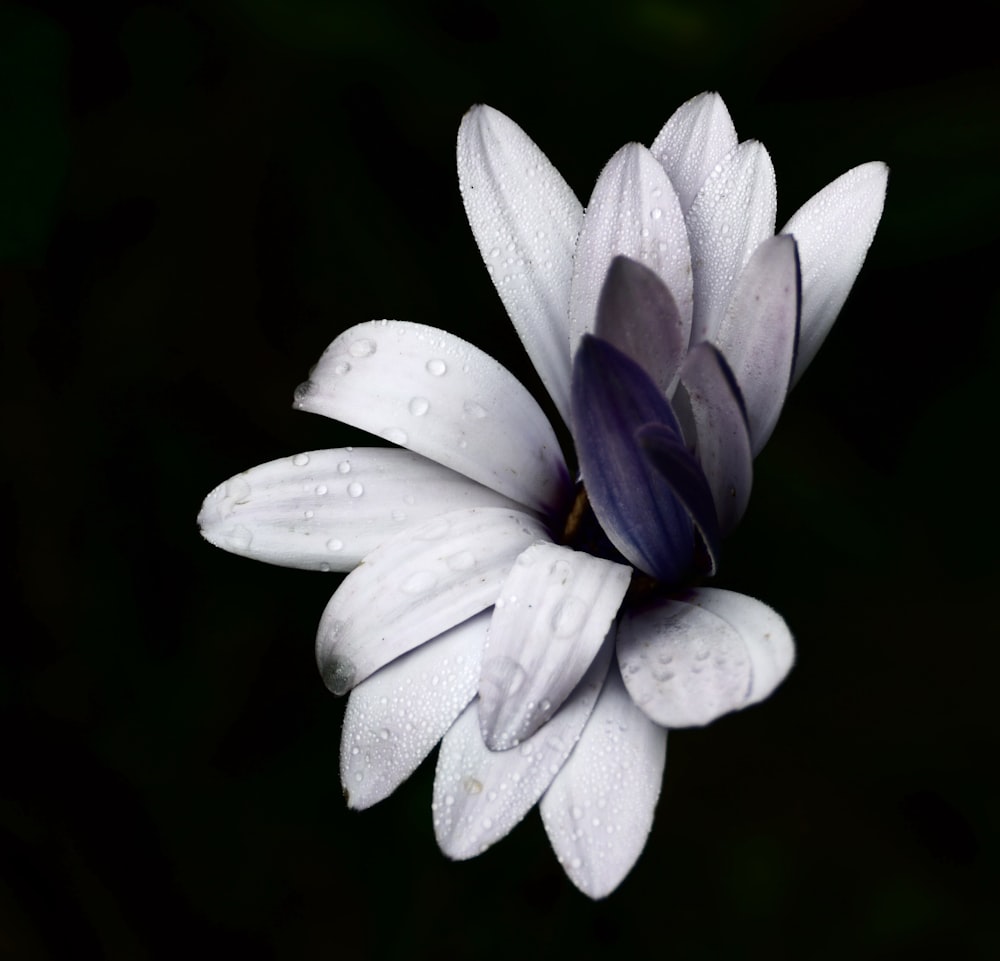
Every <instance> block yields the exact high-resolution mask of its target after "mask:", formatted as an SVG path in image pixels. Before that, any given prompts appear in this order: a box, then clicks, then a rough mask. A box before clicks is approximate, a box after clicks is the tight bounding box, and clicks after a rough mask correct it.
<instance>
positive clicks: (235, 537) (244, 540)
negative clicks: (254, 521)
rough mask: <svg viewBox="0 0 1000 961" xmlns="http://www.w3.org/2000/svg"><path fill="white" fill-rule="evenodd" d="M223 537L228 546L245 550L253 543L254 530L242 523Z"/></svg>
mask: <svg viewBox="0 0 1000 961" xmlns="http://www.w3.org/2000/svg"><path fill="white" fill-rule="evenodd" d="M222 537H223V540H224V541H225V543H226V546H227V547H231V548H233V549H234V550H237V551H245V550H246V549H247V548H248V547H249V546H250V545H251V544H252V543H253V531H251V530H250V528H248V527H244V526H243V525H242V524H239V525H237V526H236V527H234V528H232V529H231V530H228V531H226V533H225V534H223V535H222Z"/></svg>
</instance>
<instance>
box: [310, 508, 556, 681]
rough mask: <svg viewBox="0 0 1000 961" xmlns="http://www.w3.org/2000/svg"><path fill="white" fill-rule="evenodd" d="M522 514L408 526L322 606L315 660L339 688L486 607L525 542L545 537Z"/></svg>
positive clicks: (491, 512) (482, 512)
mask: <svg viewBox="0 0 1000 961" xmlns="http://www.w3.org/2000/svg"><path fill="white" fill-rule="evenodd" d="M547 536H548V534H547V532H546V531H545V528H544V527H543V526H542V525H541V524H540V523H539V521H538V520H536V519H535V518H534V517H532V516H531V515H529V514H525V513H521V512H518V511H512V510H504V509H501V508H485V509H475V508H473V509H469V510H460V511H453V512H451V513H449V514H442V515H441V516H440V517H436V518H433V519H432V520H430V521H425V522H424V523H423V524H418V525H416V526H414V527H410V528H407V529H406V530H405V531H403V532H402V533H400V534H396V535H395V536H394V537H392V538H390V539H389V540H387V541H385V542H384V543H383V544H381V545H380V546H379V547H377V548H376V549H375V550H374V551H373V552H372V553H371V554H369V555H368V556H367V557H366V558H365V560H364V563H363V564H361V566H360V567H357V568H355V570H354V571H352V572H351V573H350V574H348V575H347V577H346V578H344V582H343V583H342V584H341V585H340V587H339V588H338V589H337V591H336V592H335V593H334V595H333V597H332V598H330V603H329V604H327V606H326V610H325V611H324V612H323V617H322V620H321V621H320V625H319V634H318V636H317V638H316V660H317V662H318V664H319V668H320V673H321V674H322V675H323V680H324V682H325V683H326V685H327V687H329V688H330V690H331V691H333V692H334V694H345V693H346V692H347V691H349V690H350V689H351V688H352V687H354V685H355V684H357V683H358V682H360V681H363V680H364V679H365V678H366V677H368V675H370V674H372V673H373V672H375V671H377V670H378V669H379V668H380V667H382V666H384V665H385V664H388V663H389V661H391V660H392V659H393V658H396V657H398V656H399V655H400V654H405V653H406V652H407V651H409V650H411V649H412V648H414V647H416V646H417V645H418V644H423V642H424V641H427V640H429V639H430V638H432V637H437V636H438V635H439V634H441V633H443V632H444V631H447V630H448V629H449V628H452V627H454V626H455V625H456V624H460V623H461V622H462V621H464V620H466V619H468V618H470V617H472V615H473V614H478V613H479V612H480V611H482V610H485V609H486V608H487V607H489V606H490V605H491V604H492V603H493V601H494V600H495V599H496V597H497V594H498V593H499V591H500V586H501V585H502V584H503V582H504V579H505V577H506V576H507V572H508V571H509V570H510V567H511V565H512V564H513V563H514V560H515V559H516V558H517V556H518V554H520V553H521V552H522V551H523V550H525V548H527V547H528V546H529V545H530V544H532V543H533V542H534V541H536V540H540V539H545V538H547Z"/></svg>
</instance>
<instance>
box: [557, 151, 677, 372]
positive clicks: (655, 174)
mask: <svg viewBox="0 0 1000 961" xmlns="http://www.w3.org/2000/svg"><path fill="white" fill-rule="evenodd" d="M617 254H625V255H626V256H627V257H631V258H632V259H633V260H638V261H640V262H641V263H644V264H645V265H646V266H647V267H649V268H651V269H652V270H654V271H655V272H656V273H657V274H658V275H659V277H660V278H661V279H662V280H663V282H664V283H665V284H666V285H667V287H668V288H669V290H670V293H671V294H672V295H673V298H674V301H675V302H676V304H677V309H678V311H679V312H680V323H681V327H682V330H683V338H682V341H683V343H684V344H687V342H688V340H689V331H690V329H691V310H692V305H691V300H692V296H693V294H692V287H691V254H690V251H689V249H688V237H687V229H686V227H685V226H684V217H683V215H682V213H681V207H680V203H679V202H678V200H677V195H676V194H675V193H674V188H673V186H672V185H671V183H670V179H669V178H668V177H667V175H666V174H665V173H664V172H663V168H662V167H661V166H660V165H659V164H658V163H657V162H656V159H655V158H654V157H653V155H652V154H651V153H650V152H649V151H648V150H647V149H646V148H645V147H643V146H642V145H641V144H636V143H633V144H628V145H627V146H625V147H622V149H621V150H619V151H618V153H616V154H615V155H614V156H613V157H612V158H611V160H609V161H608V164H607V166H606V167H605V168H604V170H603V171H601V175H600V177H599V178H598V180H597V184H596V185H595V186H594V192H593V193H592V194H591V196H590V203H589V204H588V205H587V214H586V216H585V217H584V220H583V230H581V232H580V239H579V240H578V241H577V246H576V258H575V260H574V265H573V288H572V291H571V293H570V309H569V323H570V355H571V356H572V355H573V354H574V353H575V352H576V348H577V344H578V343H579V340H580V338H581V337H582V336H583V335H584V334H586V333H590V332H592V331H593V330H594V323H595V320H596V315H597V301H598V297H599V296H600V293H601V288H602V287H603V286H604V278H605V276H606V274H607V272H608V267H610V266H611V260H612V258H614V257H615V255H617Z"/></svg>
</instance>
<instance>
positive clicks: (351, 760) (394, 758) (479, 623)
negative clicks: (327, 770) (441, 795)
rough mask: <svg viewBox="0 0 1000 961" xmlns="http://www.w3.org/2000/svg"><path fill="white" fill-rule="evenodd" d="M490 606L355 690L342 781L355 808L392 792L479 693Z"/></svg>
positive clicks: (343, 746) (346, 732)
mask: <svg viewBox="0 0 1000 961" xmlns="http://www.w3.org/2000/svg"><path fill="white" fill-rule="evenodd" d="M489 623H490V612H489V611H483V612H482V613H481V614H477V615H476V616H475V617H472V618H470V619H469V620H467V621H465V622H464V623H462V624H459V625H458V626H457V627H453V628H452V629H451V630H450V631H445V633H444V634H441V635H440V636H439V637H435V638H434V639H433V640H431V641H428V642H427V643H426V644H422V645H421V646H420V647H418V648H415V649H414V650H412V651H410V652H409V653H408V654H404V655H403V656H402V657H398V658H396V660H394V661H392V662H391V663H390V664H387V665H386V666H385V667H383V668H382V669H381V670H380V671H377V672H376V673H374V674H373V675H372V676H371V677H370V678H368V680H367V681H362V683H360V684H359V685H358V686H357V687H356V688H355V689H354V690H353V691H351V696H350V699H349V700H348V702H347V710H346V711H345V712H344V734H343V737H342V738H341V742H340V780H341V783H342V784H343V785H344V794H345V796H346V797H347V804H348V806H349V807H352V808H355V809H357V810H363V809H364V808H367V807H371V806H372V805H373V804H375V803H377V802H378V801H381V800H382V799H383V798H386V797H388V796H389V795H390V794H392V792H393V791H395V790H396V788H397V787H399V785H400V784H402V783H403V781H405V780H406V779H407V778H408V777H409V776H410V775H411V774H412V773H413V772H414V771H415V770H416V769H417V768H418V767H419V766H420V764H421V762H422V761H423V759H424V758H425V757H427V755H428V754H430V752H431V751H432V750H433V749H434V745H435V744H437V742H438V741H440V740H441V738H442V737H444V735H445V733H446V732H447V730H448V728H450V727H451V725H452V724H453V723H454V721H455V718H457V717H458V715H459V714H461V713H462V711H463V710H464V709H465V708H466V706H467V705H468V704H469V702H470V701H471V700H472V699H473V698H474V697H475V696H476V684H477V682H478V681H479V664H480V657H481V654H482V647H483V641H484V640H485V638H486V629H487V627H488V626H489Z"/></svg>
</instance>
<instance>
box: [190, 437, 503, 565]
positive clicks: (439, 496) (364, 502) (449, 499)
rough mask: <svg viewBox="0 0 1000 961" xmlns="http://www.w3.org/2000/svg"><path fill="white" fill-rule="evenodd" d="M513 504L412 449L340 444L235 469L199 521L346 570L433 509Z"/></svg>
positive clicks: (288, 558)
mask: <svg viewBox="0 0 1000 961" xmlns="http://www.w3.org/2000/svg"><path fill="white" fill-rule="evenodd" d="M517 506H518V505H516V504H515V503H514V502H513V501H512V500H510V499H509V498H506V497H504V496H503V495H502V494H498V493H497V492H496V491H494V490H490V488H488V487H483V485H482V484H477V483H476V482H475V481H470V480H469V479H468V478H467V477H463V476H462V475H461V474H456V473H455V472H454V471H451V470H448V468H447V467H442V466H441V465H440V464H435V463H434V462H433V461H429V460H427V458H426V457H421V456H420V455H419V454H414V453H413V452H412V451H408V450H401V449H399V448H395V447H391V448H385V447H377V448H372V447H359V448H357V449H355V448H351V447H342V448H338V449H334V450H318V451H310V452H308V453H303V454H296V455H295V456H294V457H282V458H280V459H279V460H274V461H271V462H270V463H268V464H261V465H260V466H259V467H254V468H251V469H250V470H248V471H245V472H244V473H242V474H237V475H236V476H235V477H232V478H230V479H229V480H227V481H226V482H225V483H223V484H220V485H219V486H218V487H217V488H216V489H215V490H214V491H212V493H211V494H209V495H208V497H206V498H205V503H204V505H203V506H202V509H201V513H200V514H199V515H198V524H199V526H200V527H201V533H202V536H203V537H204V538H205V539H206V540H208V541H210V542H211V543H212V544H215V545H216V546H217V547H222V548H224V549H225V550H228V551H232V552H233V553H234V554H241V555H243V556H244V557H252V558H253V559H254V560H258V561H267V562H268V563H270V564H281V565H282V566H284V567H299V568H305V569H307V570H319V571H350V570H353V569H354V568H355V567H357V566H358V564H359V563H360V562H361V559H362V558H363V557H364V556H365V555H366V554H370V553H371V552H372V551H373V550H375V548H376V547H378V546H379V544H381V543H382V542H383V541H384V540H386V539H388V538H389V537H391V536H392V535H393V534H397V533H399V532H400V531H402V530H403V529H405V528H406V527H412V526H413V525H414V524H418V523H420V522H421V521H425V520H427V519H428V518H431V517H435V516H437V515H438V514H444V513H446V512H448V511H453V510H459V509H460V508H463V507H513V508H517Z"/></svg>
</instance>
